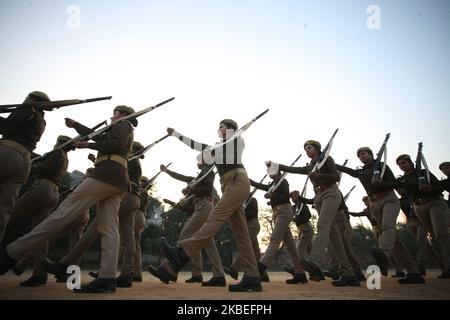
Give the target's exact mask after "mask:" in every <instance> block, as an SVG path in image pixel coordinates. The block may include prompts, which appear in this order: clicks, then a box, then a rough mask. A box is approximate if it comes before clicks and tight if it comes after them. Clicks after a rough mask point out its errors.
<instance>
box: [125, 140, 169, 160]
mask: <svg viewBox="0 0 450 320" xmlns="http://www.w3.org/2000/svg"><path fill="white" fill-rule="evenodd" d="M167 137H169V135H168V134H166V135H165V136H164V137H162V138H159V139H158V140H156V141H155V142H153V143H151V144H149V145H148V146H146V147H145V148H144V149H141V150H139V151H136V152H135V153H133V154H132V155H130V157H129V158H128V161H131V160H134V159H136V158H139V157H140V156H142V155H143V154H145V153H146V152H147V151H148V150H150V149H151V148H153V147H154V146H155V145H156V144H158V143H159V142H161V141H163V140H164V139H166V138H167Z"/></svg>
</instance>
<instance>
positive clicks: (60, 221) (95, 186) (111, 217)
mask: <svg viewBox="0 0 450 320" xmlns="http://www.w3.org/2000/svg"><path fill="white" fill-rule="evenodd" d="M124 195H125V192H124V191H122V190H121V189H119V188H117V187H115V186H113V185H110V184H107V183H105V182H102V181H99V180H96V179H93V178H86V179H85V180H83V181H82V182H81V184H80V185H79V186H78V187H77V188H76V189H75V190H74V191H73V192H72V193H71V194H70V195H69V196H68V197H67V198H66V199H65V200H64V201H63V202H62V203H61V204H60V206H59V207H58V209H56V211H55V212H54V213H53V214H51V215H50V216H49V217H48V218H47V219H46V220H44V221H43V222H42V223H41V224H39V225H38V226H36V228H34V229H33V230H32V231H31V232H30V233H28V234H26V235H25V236H23V237H21V238H19V239H17V240H16V241H14V242H13V243H11V244H9V245H8V246H7V251H8V253H9V255H10V256H11V257H12V258H13V259H14V260H17V261H19V260H21V259H23V258H25V257H26V256H27V255H28V254H30V253H31V252H32V251H33V250H36V249H37V248H39V247H41V246H42V245H43V244H44V243H45V242H46V241H48V240H49V239H51V238H53V237H54V236H56V235H57V234H58V232H60V231H61V230H63V229H64V228H65V227H66V226H67V225H69V224H70V223H72V222H73V221H74V220H75V219H76V218H77V217H79V216H80V215H82V214H83V212H85V210H88V209H89V208H90V207H92V206H93V205H95V204H96V203H98V209H99V210H98V212H97V218H96V219H97V230H98V232H99V233H100V235H101V238H102V258H101V260H102V261H101V265H100V271H99V277H100V278H114V277H115V274H116V271H117V259H118V254H119V241H120V240H119V218H118V215H117V213H118V211H119V206H120V201H121V199H122V198H123V196H124Z"/></svg>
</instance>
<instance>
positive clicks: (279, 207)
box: [272, 203, 292, 213]
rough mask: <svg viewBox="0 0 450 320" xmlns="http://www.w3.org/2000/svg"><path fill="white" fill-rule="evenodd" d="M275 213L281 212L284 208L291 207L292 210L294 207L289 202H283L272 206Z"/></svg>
mask: <svg viewBox="0 0 450 320" xmlns="http://www.w3.org/2000/svg"><path fill="white" fill-rule="evenodd" d="M272 209H273V212H274V213H279V212H280V211H282V210H283V209H289V210H291V211H292V207H291V205H290V204H288V203H283V204H279V205H277V206H275V207H273V208H272Z"/></svg>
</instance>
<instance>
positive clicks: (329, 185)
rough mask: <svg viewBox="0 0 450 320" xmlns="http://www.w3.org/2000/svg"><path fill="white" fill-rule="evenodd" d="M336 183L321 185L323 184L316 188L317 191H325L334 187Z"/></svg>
mask: <svg viewBox="0 0 450 320" xmlns="http://www.w3.org/2000/svg"><path fill="white" fill-rule="evenodd" d="M335 185H336V184H335V183H332V184H323V185H321V186H318V187H317V188H316V190H317V191H325V190H327V189H331V188H333V187H334V186H335Z"/></svg>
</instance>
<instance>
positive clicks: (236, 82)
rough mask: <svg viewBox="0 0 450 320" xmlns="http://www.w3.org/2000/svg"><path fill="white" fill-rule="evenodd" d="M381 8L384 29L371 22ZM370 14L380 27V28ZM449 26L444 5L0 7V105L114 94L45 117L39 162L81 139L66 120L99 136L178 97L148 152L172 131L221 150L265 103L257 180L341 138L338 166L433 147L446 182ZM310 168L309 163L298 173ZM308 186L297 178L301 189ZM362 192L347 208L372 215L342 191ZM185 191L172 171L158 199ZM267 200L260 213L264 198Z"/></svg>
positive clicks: (77, 164)
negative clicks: (120, 109)
mask: <svg viewBox="0 0 450 320" xmlns="http://www.w3.org/2000/svg"><path fill="white" fill-rule="evenodd" d="M72 5H74V6H75V8H74V7H71V6H72ZM370 5H376V6H378V8H379V10H380V11H379V13H380V15H379V18H380V20H372V18H376V17H375V16H372V15H373V12H372V11H370V13H367V9H368V7H369V6H370ZM77 13H79V14H80V15H79V16H78V15H77ZM368 19H369V20H370V21H375V26H376V25H379V27H380V28H379V29H369V28H368V26H367V21H368ZM77 22H79V25H77ZM449 24H450V1H444V0H442V1H439V0H431V1H430V0H427V1H425V0H416V1H413V0H404V1H402V0H389V1H387V0H386V1H382V0H372V1H365V0H346V1H332V0H329V1H324V0H321V1H299V0H296V1H256V0H254V1H252V0H246V1H213V0H210V1H207V0H203V1H194V0H178V1H177V0H168V1H111V0H109V1H75V0H72V1H51V0H42V1H19V0H14V1H13V0H8V1H6V0H0V39H1V43H2V44H3V45H2V49H1V50H0V58H1V59H0V70H1V73H0V88H1V90H0V104H7V103H18V102H21V101H23V99H24V98H25V96H26V95H27V94H28V93H29V92H30V91H33V90H41V91H44V92H46V93H48V94H49V96H50V98H51V99H54V100H58V99H72V98H91V97H97V96H105V95H112V96H113V99H112V100H111V102H100V103H95V104H86V105H80V106H72V107H67V108H64V109H59V110H57V111H53V112H51V113H47V114H46V120H47V129H46V131H45V133H44V135H43V137H42V139H41V141H40V142H39V144H38V147H37V149H36V151H37V152H39V153H42V152H46V151H49V150H50V149H51V148H52V146H53V144H54V142H55V139H56V136H57V135H58V134H67V135H72V136H74V135H75V132H74V131H73V129H69V128H66V127H65V126H64V121H63V118H64V117H70V118H73V119H75V120H77V121H79V122H82V123H83V124H85V125H88V126H93V125H95V124H97V123H98V122H100V121H102V120H105V119H109V118H110V116H111V114H112V109H113V107H114V106H115V105H117V104H127V105H129V106H132V107H133V108H135V109H136V110H139V109H142V108H144V107H147V106H150V105H154V104H156V103H158V102H160V101H162V100H165V99H167V98H170V97H172V96H173V97H176V99H175V100H174V101H173V102H171V103H169V104H167V105H165V106H163V107H161V108H160V109H158V110H155V111H153V112H151V113H150V114H148V115H145V116H143V117H142V118H139V122H140V125H139V126H138V127H137V129H136V131H135V138H136V140H137V141H140V142H142V143H143V144H149V143H151V142H152V141H154V140H156V139H157V138H159V137H161V136H163V135H164V134H165V132H166V131H165V130H166V127H167V126H171V127H173V128H175V129H177V130H178V131H180V132H181V133H183V134H185V135H187V136H188V137H191V138H193V139H196V140H199V141H200V142H205V143H209V144H213V143H214V142H216V141H217V128H218V124H219V121H220V120H222V119H223V118H233V119H235V120H236V121H237V122H238V124H239V125H243V124H245V123H246V122H247V121H249V120H250V119H252V118H253V117H254V116H256V115H257V114H259V113H260V112H262V111H263V110H264V109H266V108H268V107H270V112H269V113H268V114H267V115H266V116H265V117H264V118H262V119H261V120H259V121H258V122H257V123H256V124H255V125H254V126H253V127H252V128H251V129H249V130H248V131H247V132H246V133H245V135H244V138H245V141H246V150H245V152H244V165H245V166H246V168H247V170H248V172H249V175H250V177H251V178H253V179H254V180H259V179H260V178H261V177H262V176H263V175H264V174H265V169H266V167H265V165H264V161H265V160H273V161H276V162H280V163H284V164H289V163H290V162H292V161H293V159H294V158H295V157H296V156H297V155H298V154H299V153H300V152H303V153H304V151H303V142H304V141H305V140H308V139H315V140H319V141H321V142H322V144H323V145H325V144H326V142H327V141H328V139H329V137H330V135H331V134H332V132H333V131H334V129H335V128H339V133H338V135H337V137H336V139H335V143H334V146H333V150H332V153H331V154H332V156H333V158H334V159H335V161H336V162H337V163H342V162H343V161H344V160H345V159H347V158H348V159H349V162H348V166H350V167H356V166H358V165H360V163H359V161H358V159H357V157H356V149H357V148H358V147H361V146H370V147H371V148H372V149H373V150H374V152H377V151H378V149H379V147H380V145H381V143H382V141H383V139H384V136H385V134H386V133H387V132H390V133H391V139H390V141H389V144H388V164H389V165H390V166H391V168H392V169H393V171H394V173H395V174H396V175H399V174H401V172H400V170H399V169H398V167H397V166H396V164H395V158H396V157H397V156H398V155H399V154H402V153H409V154H410V155H411V156H412V157H413V158H415V156H416V152H417V143H418V142H420V141H423V143H424V154H425V156H426V158H427V161H428V164H429V166H430V169H431V171H432V172H433V173H434V174H435V175H437V176H438V178H440V177H441V176H442V174H441V172H440V171H439V169H438V165H439V163H441V162H442V161H449V160H450V154H449V150H450V140H449V139H448V132H449V121H448V110H449V105H450V90H449V88H450V77H449V74H450V59H449V58H450V27H449ZM371 26H374V24H371ZM88 153H89V151H87V150H82V151H76V152H72V153H71V154H70V155H69V159H70V166H69V170H70V171H72V170H74V169H78V170H81V171H84V170H85V169H86V168H87V166H88V165H89V161H88V160H87V158H86V157H87V154H88ZM195 156H196V152H195V151H192V150H190V149H188V148H187V147H186V146H185V145H183V144H182V143H180V142H178V141H176V140H175V139H174V138H171V139H167V140H165V141H164V142H162V143H161V144H159V145H158V146H156V147H155V148H154V149H152V150H151V151H150V152H149V153H148V154H147V157H146V158H145V159H144V160H143V161H142V167H143V171H144V174H145V175H147V176H152V175H153V174H155V173H156V172H157V171H158V170H159V164H160V163H168V162H170V161H172V162H173V165H172V169H173V170H176V171H179V172H180V173H184V174H190V175H195V174H196V172H197V170H196V162H195ZM307 161H308V160H307V158H306V155H305V154H304V156H303V157H302V158H301V159H300V161H299V165H304V164H305V163H306V162H307ZM304 179H305V176H299V175H289V176H288V181H289V182H290V185H291V189H292V190H294V189H301V188H302V185H303V182H304ZM216 182H217V185H218V181H216ZM355 184H356V185H357V188H356V189H355V191H354V193H353V194H352V196H351V197H350V199H349V201H348V205H349V207H350V210H352V211H357V210H362V209H363V203H362V201H361V198H362V196H363V195H364V190H363V188H362V186H361V185H360V184H359V182H358V181H357V180H356V179H353V178H350V177H349V176H346V175H345V174H344V176H343V179H342V183H341V190H342V192H343V193H344V194H345V193H346V192H347V191H348V190H349V189H350V188H351V187H352V186H353V185H355ZM183 186H184V184H183V183H179V182H174V180H172V179H171V178H170V177H168V176H167V175H161V176H160V178H159V180H158V190H159V193H160V195H161V197H167V198H170V199H174V200H176V199H178V198H179V197H180V195H181V193H180V190H181V188H182V187H183ZM310 189H311V188H310ZM311 192H312V190H310V191H309V195H311V196H312V193H311ZM258 199H259V200H260V204H263V203H264V202H265V201H264V199H263V197H262V192H260V193H258Z"/></svg>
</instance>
